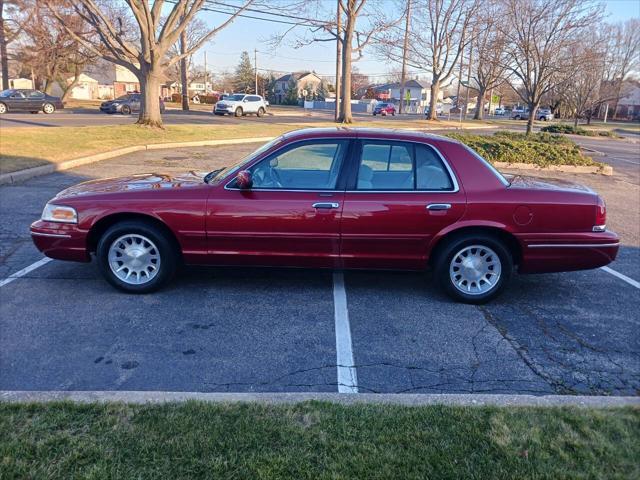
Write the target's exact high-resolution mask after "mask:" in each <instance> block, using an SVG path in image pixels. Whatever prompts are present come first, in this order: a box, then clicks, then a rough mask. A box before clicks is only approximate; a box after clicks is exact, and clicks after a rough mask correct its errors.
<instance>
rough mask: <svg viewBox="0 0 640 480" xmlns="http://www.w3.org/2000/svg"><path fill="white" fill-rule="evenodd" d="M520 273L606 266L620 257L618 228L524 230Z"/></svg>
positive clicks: (521, 241) (564, 270)
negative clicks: (562, 231) (558, 231)
mask: <svg viewBox="0 0 640 480" xmlns="http://www.w3.org/2000/svg"><path fill="white" fill-rule="evenodd" d="M518 237H519V238H518V240H519V241H520V244H521V245H522V259H521V263H520V267H519V271H520V273H551V272H568V271H572V270H589V269H592V268H598V267H604V266H605V265H608V264H610V263H611V262H613V261H614V260H615V259H616V256H617V255H618V250H619V249H620V238H619V237H618V235H616V234H615V233H614V232H611V231H608V230H607V231H604V232H594V233H591V232H584V233H570V234H523V235H521V236H518Z"/></svg>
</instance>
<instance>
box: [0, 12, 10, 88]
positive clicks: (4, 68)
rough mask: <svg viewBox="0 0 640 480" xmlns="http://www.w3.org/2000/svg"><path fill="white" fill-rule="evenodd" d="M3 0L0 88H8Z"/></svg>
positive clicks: (0, 22)
mask: <svg viewBox="0 0 640 480" xmlns="http://www.w3.org/2000/svg"><path fill="white" fill-rule="evenodd" d="M3 8H4V0H0V63H2V90H7V89H8V88H9V59H8V58H7V39H6V37H5V36H4V13H3Z"/></svg>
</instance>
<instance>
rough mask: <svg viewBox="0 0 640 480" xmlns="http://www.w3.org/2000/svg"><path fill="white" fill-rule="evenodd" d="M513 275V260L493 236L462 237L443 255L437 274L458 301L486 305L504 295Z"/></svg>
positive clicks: (438, 263)
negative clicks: (502, 292)
mask: <svg viewBox="0 0 640 480" xmlns="http://www.w3.org/2000/svg"><path fill="white" fill-rule="evenodd" d="M512 271H513V258H512V256H511V253H510V252H509V250H508V249H507V247H505V245H504V244H503V243H502V242H501V241H500V240H498V239H497V238H495V237H493V236H491V235H484V234H479V235H461V236H459V237H456V238H454V239H453V240H451V241H449V242H448V243H447V244H446V245H445V246H444V248H443V249H442V250H441V251H440V252H439V254H438V257H437V259H436V263H435V274H436V277H437V280H438V282H439V283H440V286H441V287H442V289H443V290H444V291H445V292H446V293H447V294H448V295H449V296H450V297H451V298H453V299H454V300H457V301H459V302H464V303H473V304H482V303H486V302H488V301H490V300H492V299H494V298H495V297H496V296H497V295H499V294H500V292H501V291H502V289H503V288H504V286H505V285H506V284H507V282H508V281H509V278H510V277H511V273H512Z"/></svg>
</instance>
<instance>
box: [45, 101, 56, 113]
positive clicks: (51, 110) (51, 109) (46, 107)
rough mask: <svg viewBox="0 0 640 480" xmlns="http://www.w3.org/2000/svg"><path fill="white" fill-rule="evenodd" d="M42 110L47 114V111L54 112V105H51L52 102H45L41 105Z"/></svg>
mask: <svg viewBox="0 0 640 480" xmlns="http://www.w3.org/2000/svg"><path fill="white" fill-rule="evenodd" d="M42 111H43V112H44V113H47V114H48V113H53V112H55V111H56V107H55V106H54V105H53V103H45V104H44V105H43V106H42Z"/></svg>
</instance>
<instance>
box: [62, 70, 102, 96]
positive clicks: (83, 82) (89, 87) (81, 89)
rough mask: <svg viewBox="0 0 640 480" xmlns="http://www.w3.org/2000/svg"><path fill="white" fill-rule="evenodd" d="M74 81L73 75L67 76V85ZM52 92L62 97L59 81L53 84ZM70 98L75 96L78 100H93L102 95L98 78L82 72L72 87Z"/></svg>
mask: <svg viewBox="0 0 640 480" xmlns="http://www.w3.org/2000/svg"><path fill="white" fill-rule="evenodd" d="M72 82H73V77H69V78H67V85H70V84H71V83H72ZM51 94H52V95H56V96H58V97H61V96H62V94H63V92H62V88H60V85H58V83H54V84H53V88H52V89H51ZM68 98H75V99H77V100H93V99H97V98H101V97H100V92H99V88H98V80H96V79H95V78H93V77H90V76H89V75H87V74H85V73H81V74H80V76H79V77H78V82H77V84H76V85H75V86H74V87H73V88H72V89H71V93H69V96H68Z"/></svg>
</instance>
